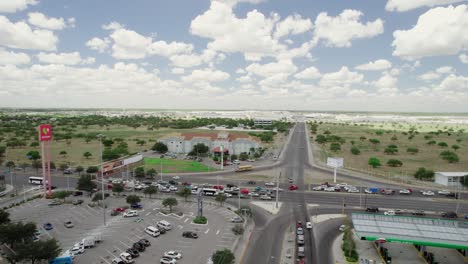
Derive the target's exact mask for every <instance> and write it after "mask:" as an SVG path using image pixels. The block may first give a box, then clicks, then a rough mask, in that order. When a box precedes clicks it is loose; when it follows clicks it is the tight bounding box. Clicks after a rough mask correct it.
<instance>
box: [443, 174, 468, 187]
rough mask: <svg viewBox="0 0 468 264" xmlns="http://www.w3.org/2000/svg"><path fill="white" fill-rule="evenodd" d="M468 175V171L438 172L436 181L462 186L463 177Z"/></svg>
mask: <svg viewBox="0 0 468 264" xmlns="http://www.w3.org/2000/svg"><path fill="white" fill-rule="evenodd" d="M465 176H468V172H441V171H439V172H436V173H435V182H436V183H438V184H441V185H444V186H450V187H461V186H462V184H461V181H462V178H463V177H465Z"/></svg>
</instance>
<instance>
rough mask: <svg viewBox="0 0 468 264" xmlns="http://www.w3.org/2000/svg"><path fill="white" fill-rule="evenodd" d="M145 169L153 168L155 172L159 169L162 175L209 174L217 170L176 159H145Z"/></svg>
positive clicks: (198, 163)
mask: <svg viewBox="0 0 468 264" xmlns="http://www.w3.org/2000/svg"><path fill="white" fill-rule="evenodd" d="M144 163H145V168H146V169H150V168H153V169H155V170H156V171H157V172H159V171H160V169H161V164H162V171H163V173H171V172H176V173H177V172H209V171H216V170H217V169H215V168H212V167H208V166H205V165H204V164H203V163H200V162H197V161H192V160H176V159H171V158H168V159H160V158H145V159H144Z"/></svg>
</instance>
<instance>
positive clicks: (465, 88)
mask: <svg viewBox="0 0 468 264" xmlns="http://www.w3.org/2000/svg"><path fill="white" fill-rule="evenodd" d="M435 90H444V91H460V92H468V77H465V76H457V75H455V74H450V75H449V76H447V77H445V79H444V80H442V82H441V83H440V85H439V86H438V87H436V88H435Z"/></svg>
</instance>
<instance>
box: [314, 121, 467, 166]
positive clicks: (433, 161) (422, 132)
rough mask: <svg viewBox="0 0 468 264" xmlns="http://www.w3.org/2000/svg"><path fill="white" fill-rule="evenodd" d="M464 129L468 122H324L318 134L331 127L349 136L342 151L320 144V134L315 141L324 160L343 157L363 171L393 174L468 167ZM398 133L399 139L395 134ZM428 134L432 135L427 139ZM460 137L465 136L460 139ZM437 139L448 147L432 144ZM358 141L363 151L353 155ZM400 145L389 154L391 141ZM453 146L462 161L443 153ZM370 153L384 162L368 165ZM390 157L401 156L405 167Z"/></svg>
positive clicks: (333, 130) (318, 152)
mask: <svg viewBox="0 0 468 264" xmlns="http://www.w3.org/2000/svg"><path fill="white" fill-rule="evenodd" d="M411 127H413V128H415V129H416V130H417V131H418V132H419V134H416V135H415V136H414V137H413V138H412V139H409V134H407V135H405V134H404V133H407V132H408V130H409V129H410V128H411ZM450 128H453V130H454V132H452V133H450V135H449V134H448V133H440V134H439V135H433V134H429V133H428V132H430V131H437V130H443V131H446V130H448V129H450ZM460 129H466V130H468V129H467V126H466V125H464V126H463V125H451V126H450V125H442V124H440V125H437V124H424V125H419V124H416V125H411V124H401V125H400V124H388V123H387V124H372V125H371V126H369V125H354V124H330V123H327V124H321V125H319V127H318V133H317V134H323V132H325V131H327V130H328V131H330V132H331V134H332V135H337V136H340V137H342V138H344V139H345V140H346V142H345V143H344V144H342V145H341V151H337V152H333V151H330V144H329V143H327V144H324V145H319V144H317V142H315V137H316V135H312V136H313V144H314V145H315V149H316V151H315V157H316V158H319V159H320V160H322V161H326V158H327V157H343V158H344V163H345V167H347V168H355V169H358V170H361V171H372V172H373V173H377V174H386V175H388V174H390V175H412V174H414V172H415V171H416V170H417V169H418V168H419V167H425V168H427V169H431V170H434V171H468V134H467V133H466V132H459V130H460ZM379 130H383V131H384V132H383V134H382V135H377V134H376V131H379ZM361 136H364V137H366V139H365V140H360V137H361ZM393 136H396V138H397V139H396V140H392V139H391V138H392V137H393ZM425 136H429V137H431V138H430V139H426V138H425ZM371 138H375V139H378V140H380V144H377V145H373V144H372V143H371V142H369V139H371ZM457 139H459V140H461V141H460V142H457ZM430 140H435V141H436V142H437V143H439V142H446V143H447V144H448V147H440V146H438V145H437V144H435V145H428V144H427V142H428V141H430ZM351 141H354V146H356V147H358V148H359V150H360V151H361V153H360V154H359V155H353V154H352V153H351V151H350V149H351V147H352V144H351ZM389 144H394V145H397V146H398V153H396V154H393V155H389V154H385V153H384V149H385V148H386V147H387V146H388V145H389ZM455 144H456V145H458V146H460V149H458V150H456V151H455V150H454V149H452V148H451V146H452V145H455ZM408 147H416V148H418V149H419V152H418V153H416V154H410V153H408V152H407V148H408ZM444 150H450V151H452V152H455V153H456V154H457V155H458V157H459V158H460V161H459V162H458V163H449V162H448V161H445V160H443V159H442V158H441V157H440V152H442V151H444ZM370 157H376V158H378V159H379V160H380V161H381V164H382V166H381V167H379V168H376V169H371V168H370V167H369V165H368V160H369V158H370ZM389 159H398V160H400V161H402V162H403V166H401V167H389V166H387V161H388V160H389Z"/></svg>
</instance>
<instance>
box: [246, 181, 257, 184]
mask: <svg viewBox="0 0 468 264" xmlns="http://www.w3.org/2000/svg"><path fill="white" fill-rule="evenodd" d="M247 183H248V184H252V185H254V184H257V183H256V182H255V181H248V182H247Z"/></svg>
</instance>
